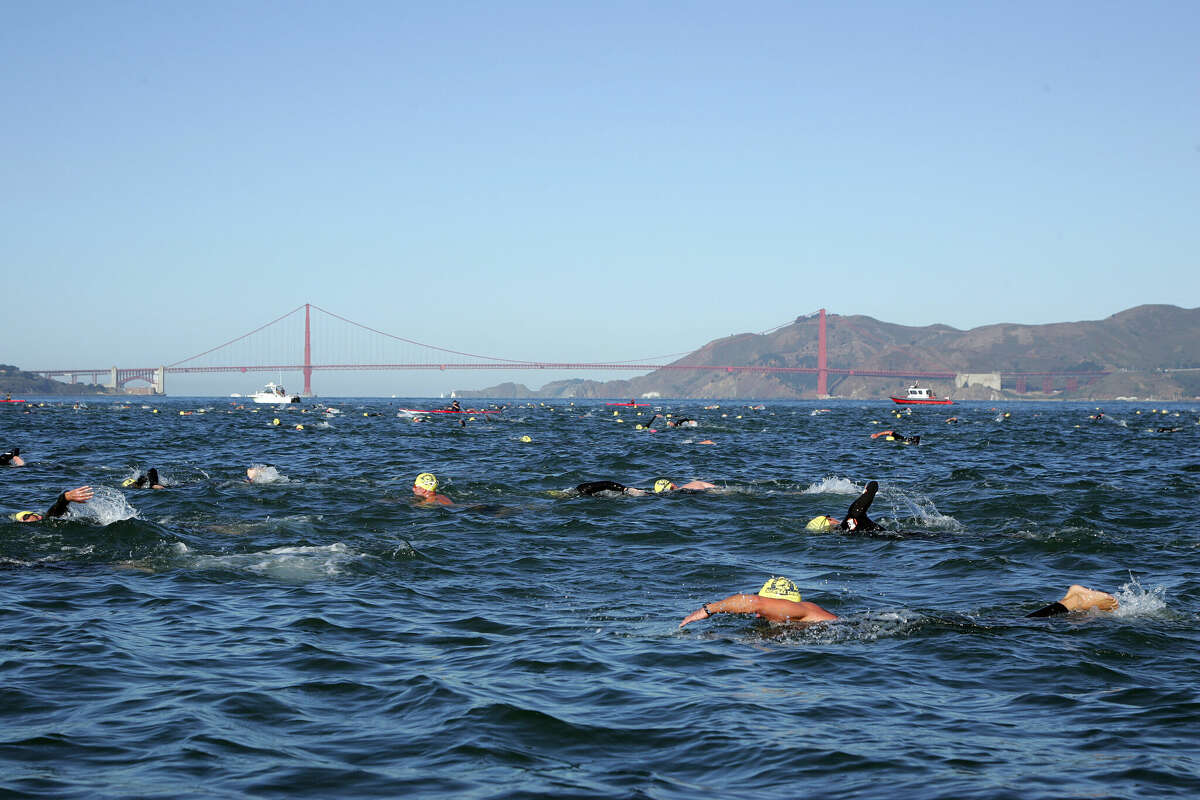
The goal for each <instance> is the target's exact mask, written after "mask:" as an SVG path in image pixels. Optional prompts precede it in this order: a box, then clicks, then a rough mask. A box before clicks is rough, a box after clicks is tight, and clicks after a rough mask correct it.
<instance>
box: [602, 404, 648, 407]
mask: <svg viewBox="0 0 1200 800" xmlns="http://www.w3.org/2000/svg"><path fill="white" fill-rule="evenodd" d="M604 405H606V406H625V407H626V408H644V407H645V406H648V405H650V404H649V403H605V404H604Z"/></svg>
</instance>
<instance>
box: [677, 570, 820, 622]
mask: <svg viewBox="0 0 1200 800" xmlns="http://www.w3.org/2000/svg"><path fill="white" fill-rule="evenodd" d="M713 614H753V615H754V616H756V617H762V618H763V619H767V620H770V621H771V622H828V621H830V620H835V619H837V615H836V614H833V613H831V612H829V611H826V610H825V609H823V608H821V607H820V606H819V605H817V604H816V603H810V602H808V601H807V600H802V599H801V598H800V590H799V589H797V588H796V584H794V583H792V582H791V581H790V580H788V579H787V578H771V579H770V580H768V581H767V582H766V583H764V584H763V587H762V588H761V589H759V590H758V594H731V595H729V597H726V598H725V599H724V600H717V601H715V602H712V603H705V604H704V605H702V606H700V607H699V608H698V609H696V610H695V611H693V612H692V613H690V614H688V615H687V616H686V617H684V618H683V622H680V623H679V627H681V628H682V627H683V626H684V625H687V624H688V623H689V622H696V621H698V620H702V619H708V618H709V617H711V616H712V615H713Z"/></svg>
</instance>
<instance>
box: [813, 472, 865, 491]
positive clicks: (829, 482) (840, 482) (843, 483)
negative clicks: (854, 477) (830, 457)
mask: <svg viewBox="0 0 1200 800" xmlns="http://www.w3.org/2000/svg"><path fill="white" fill-rule="evenodd" d="M864 488H865V487H863V486H859V485H858V484H856V483H855V482H854V481H851V480H849V479H848V478H839V477H837V476H835V475H830V476H829V477H827V478H822V479H821V481H820V482H819V483H814V484H812V485H811V486H809V487H808V488H807V489H805V490H804V491H803V492H801V494H854V495H857V494H862V492H863V489H864Z"/></svg>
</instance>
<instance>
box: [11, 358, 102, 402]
mask: <svg viewBox="0 0 1200 800" xmlns="http://www.w3.org/2000/svg"><path fill="white" fill-rule="evenodd" d="M107 391H108V390H107V389H105V388H104V387H103V386H99V385H97V384H94V383H63V382H62V381H56V380H51V379H50V378H42V377H39V376H37V375H34V374H33V373H32V372H25V371H23V370H21V369H20V368H18V367H14V366H13V365H12V364H0V395H8V394H14V395H20V394H32V395H47V394H62V395H80V394H104V393H106V392H107Z"/></svg>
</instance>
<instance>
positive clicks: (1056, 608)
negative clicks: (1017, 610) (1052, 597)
mask: <svg viewBox="0 0 1200 800" xmlns="http://www.w3.org/2000/svg"><path fill="white" fill-rule="evenodd" d="M1070 613H1071V609H1069V608H1067V607H1066V606H1064V605H1063V604H1062V603H1059V602H1054V603H1051V604H1050V605H1048V606H1046V607H1044V608H1039V609H1038V610H1037V611H1035V612H1033V613H1032V614H1026V615H1025V618H1026V619H1029V618H1030V617H1060V616H1062V615H1063V614H1070Z"/></svg>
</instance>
